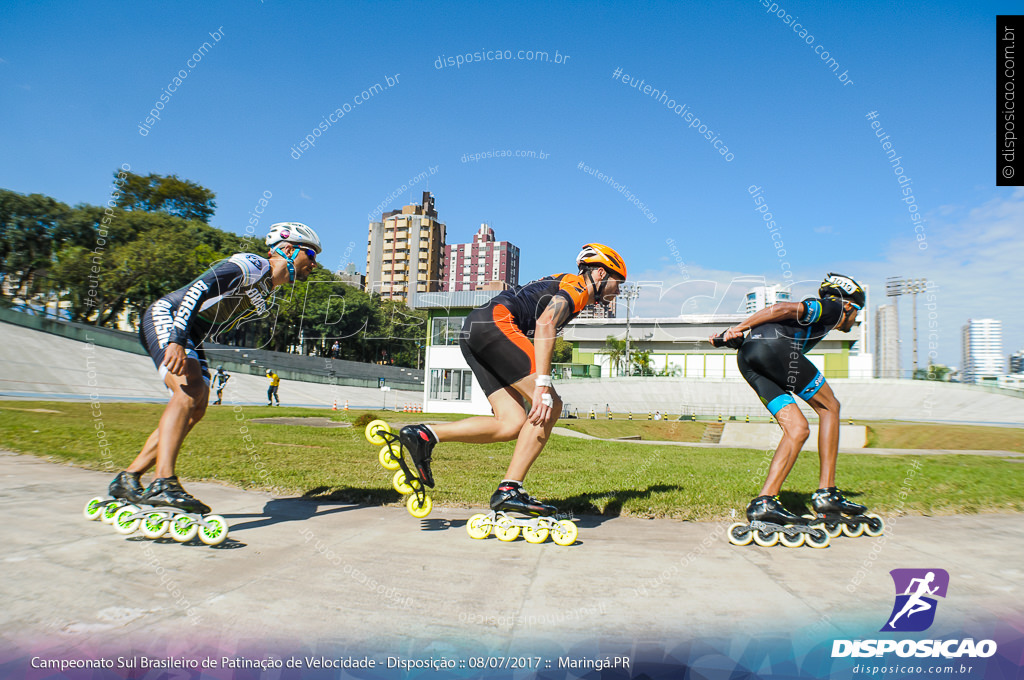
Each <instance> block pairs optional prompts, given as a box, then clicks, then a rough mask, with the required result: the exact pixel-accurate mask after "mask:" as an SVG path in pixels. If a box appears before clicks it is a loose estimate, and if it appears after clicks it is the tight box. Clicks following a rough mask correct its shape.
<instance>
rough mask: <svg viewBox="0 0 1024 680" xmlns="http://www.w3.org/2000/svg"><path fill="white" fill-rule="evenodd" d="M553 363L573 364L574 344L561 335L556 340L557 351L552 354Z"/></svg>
mask: <svg viewBox="0 0 1024 680" xmlns="http://www.w3.org/2000/svg"><path fill="white" fill-rule="evenodd" d="M551 362H552V363H555V364H569V363H572V343H571V342H569V341H568V340H566V339H565V338H563V337H562V336H560V335H559V336H558V337H556V338H555V351H554V352H552V354H551Z"/></svg>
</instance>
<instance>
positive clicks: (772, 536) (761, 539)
mask: <svg viewBox="0 0 1024 680" xmlns="http://www.w3.org/2000/svg"><path fill="white" fill-rule="evenodd" d="M778 542H779V534H778V533H777V532H775V531H765V530H764V529H758V530H757V531H755V532H754V543H757V544H758V545H759V546H761V547H762V548H771V547H772V546H774V545H775V544H777V543H778Z"/></svg>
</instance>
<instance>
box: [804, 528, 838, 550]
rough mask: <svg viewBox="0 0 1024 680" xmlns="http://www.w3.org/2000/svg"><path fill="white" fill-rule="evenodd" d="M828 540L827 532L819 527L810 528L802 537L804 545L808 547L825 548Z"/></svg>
mask: <svg viewBox="0 0 1024 680" xmlns="http://www.w3.org/2000/svg"><path fill="white" fill-rule="evenodd" d="M830 542H831V539H830V538H829V535H828V532H827V531H825V530H824V529H822V528H820V527H815V528H814V529H812V530H811V531H810V532H808V533H807V537H806V538H805V539H804V545H806V546H808V547H810V548H827V547H828V545H829V543H830Z"/></svg>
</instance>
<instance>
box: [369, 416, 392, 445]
mask: <svg viewBox="0 0 1024 680" xmlns="http://www.w3.org/2000/svg"><path fill="white" fill-rule="evenodd" d="M381 432H391V426H390V425H388V424H387V423H386V422H384V421H383V420H372V421H370V424H369V425H367V426H366V430H364V432H363V434H365V435H366V441H368V442H370V443H371V444H376V445H377V446H380V445H381V444H384V443H387V441H388V440H387V439H385V438H384V436H383V435H382V434H381Z"/></svg>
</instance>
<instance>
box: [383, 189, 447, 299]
mask: <svg viewBox="0 0 1024 680" xmlns="http://www.w3.org/2000/svg"><path fill="white" fill-rule="evenodd" d="M380 219H381V221H380V222H370V235H369V239H368V241H367V246H366V289H367V290H368V291H370V292H375V293H380V295H381V296H382V297H386V298H391V299H392V300H403V301H405V302H406V304H408V302H409V298H410V294H411V293H417V292H418V293H430V292H436V291H439V290H441V256H442V254H443V253H444V239H445V225H444V224H443V223H442V222H439V221H438V220H437V211H436V210H435V209H434V197H433V196H432V195H431V194H430V192H429V191H424V192H423V202H422V203H421V204H419V205H415V204H413V205H407V206H405V207H403V208H402V209H401V210H392V211H390V212H386V213H384V214H383V215H381V218H380Z"/></svg>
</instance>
